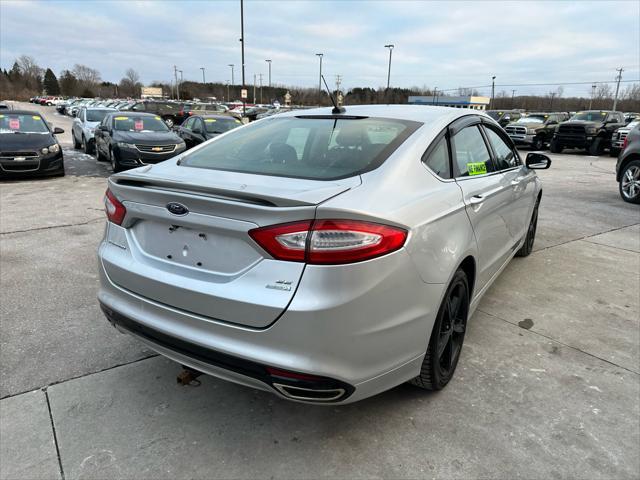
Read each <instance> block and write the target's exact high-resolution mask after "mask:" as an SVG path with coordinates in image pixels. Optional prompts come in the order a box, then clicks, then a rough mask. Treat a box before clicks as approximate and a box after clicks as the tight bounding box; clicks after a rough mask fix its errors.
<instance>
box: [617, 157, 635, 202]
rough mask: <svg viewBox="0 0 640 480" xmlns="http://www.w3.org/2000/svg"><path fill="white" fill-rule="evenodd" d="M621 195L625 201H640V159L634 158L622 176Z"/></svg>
mask: <svg viewBox="0 0 640 480" xmlns="http://www.w3.org/2000/svg"><path fill="white" fill-rule="evenodd" d="M620 196H621V197H622V199H623V200H624V201H625V202H629V203H640V160H632V161H631V162H629V163H628V164H627V165H626V166H625V167H624V170H623V171H622V175H621V176H620Z"/></svg>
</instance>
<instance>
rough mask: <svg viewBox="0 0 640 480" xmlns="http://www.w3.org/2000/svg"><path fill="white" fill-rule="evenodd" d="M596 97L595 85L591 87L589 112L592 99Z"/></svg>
mask: <svg viewBox="0 0 640 480" xmlns="http://www.w3.org/2000/svg"><path fill="white" fill-rule="evenodd" d="M595 96H596V84H595V83H594V84H593V85H591V98H590V99H589V110H591V104H592V103H593V97H595Z"/></svg>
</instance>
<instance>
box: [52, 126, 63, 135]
mask: <svg viewBox="0 0 640 480" xmlns="http://www.w3.org/2000/svg"><path fill="white" fill-rule="evenodd" d="M60 133H64V130H63V129H62V128H60V127H56V128H54V129H53V134H54V135H59V134H60Z"/></svg>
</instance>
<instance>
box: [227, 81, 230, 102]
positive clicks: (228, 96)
mask: <svg viewBox="0 0 640 480" xmlns="http://www.w3.org/2000/svg"><path fill="white" fill-rule="evenodd" d="M230 101H231V96H230V95H229V80H227V102H230Z"/></svg>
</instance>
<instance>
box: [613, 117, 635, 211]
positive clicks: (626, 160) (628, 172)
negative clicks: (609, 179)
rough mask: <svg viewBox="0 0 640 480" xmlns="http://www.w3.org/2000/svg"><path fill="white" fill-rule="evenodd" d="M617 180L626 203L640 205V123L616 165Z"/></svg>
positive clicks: (630, 134)
mask: <svg viewBox="0 0 640 480" xmlns="http://www.w3.org/2000/svg"><path fill="white" fill-rule="evenodd" d="M616 180H617V181H618V185H619V188H620V196H621V197H622V199H623V200H624V201H625V202H629V203H640V123H636V126H635V127H634V128H633V129H631V131H630V132H629V133H628V135H627V136H626V138H625V140H624V148H623V150H622V152H621V153H620V156H619V157H618V163H617V164H616Z"/></svg>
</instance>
